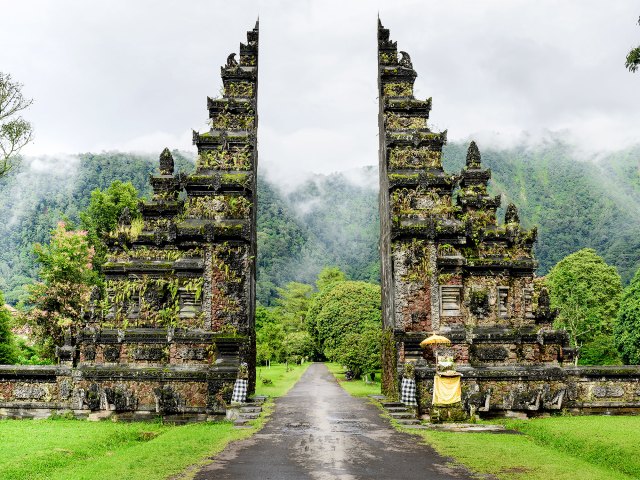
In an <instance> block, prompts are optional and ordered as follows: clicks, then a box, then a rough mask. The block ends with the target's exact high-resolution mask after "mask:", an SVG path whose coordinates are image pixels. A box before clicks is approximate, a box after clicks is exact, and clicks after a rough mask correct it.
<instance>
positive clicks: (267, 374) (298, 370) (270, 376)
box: [256, 363, 311, 398]
mask: <svg viewBox="0 0 640 480" xmlns="http://www.w3.org/2000/svg"><path fill="white" fill-rule="evenodd" d="M309 365H311V364H310V363H305V364H303V365H295V364H293V365H292V364H290V365H289V366H288V367H287V366H286V365H284V364H281V363H274V364H272V365H271V367H258V369H257V380H256V395H266V396H267V397H269V398H277V397H281V396H283V395H285V394H286V393H287V392H288V391H289V389H290V388H291V387H293V385H295V383H296V382H297V381H298V380H299V379H300V377H301V376H302V374H303V373H304V372H305V371H306V370H307V368H309ZM263 380H271V383H270V384H265V383H264V382H263Z"/></svg>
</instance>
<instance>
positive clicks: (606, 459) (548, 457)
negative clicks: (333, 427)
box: [326, 363, 640, 480]
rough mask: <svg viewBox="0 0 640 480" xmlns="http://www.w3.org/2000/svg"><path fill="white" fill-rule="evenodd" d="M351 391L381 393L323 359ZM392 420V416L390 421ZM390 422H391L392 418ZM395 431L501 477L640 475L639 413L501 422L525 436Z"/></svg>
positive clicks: (596, 479) (558, 479) (589, 479)
mask: <svg viewBox="0 0 640 480" xmlns="http://www.w3.org/2000/svg"><path fill="white" fill-rule="evenodd" d="M326 365H327V367H328V368H329V371H331V373H333V375H335V377H336V378H337V379H338V382H339V383H340V385H341V386H342V387H343V388H344V389H345V390H346V391H347V392H349V393H350V394H351V395H353V396H356V397H362V396H366V395H370V394H379V393H380V384H379V383H378V384H377V385H375V386H374V385H367V384H365V383H364V382H363V381H361V380H352V381H346V380H344V368H343V367H341V366H340V365H339V364H336V363H327V364H326ZM390 420H391V419H390ZM391 421H392V420H391ZM392 423H393V424H394V425H395V426H396V428H398V429H399V430H403V431H405V432H407V433H410V434H413V435H418V436H420V437H422V439H423V440H424V441H425V442H426V443H427V444H429V445H431V446H432V447H433V448H435V449H436V451H438V453H440V454H442V455H444V456H446V457H450V458H452V459H453V460H454V461H455V462H456V463H460V464H462V465H464V466H466V467H467V468H468V469H469V470H471V471H473V472H476V473H481V474H491V475H494V476H495V477H496V478H498V479H504V480H549V479H550V478H553V480H574V479H580V480H618V479H620V480H622V479H625V480H630V479H639V478H640V455H638V454H637V449H638V445H640V417H628V416H626V417H625V416H616V417H610V416H582V417H564V416H563V417H560V416H558V417H550V418H541V419H532V420H501V421H500V423H503V424H504V425H505V426H506V427H507V428H509V429H512V430H517V431H519V432H521V433H522V434H523V435H508V434H490V433H453V432H439V431H430V430H410V429H406V428H402V426H400V425H399V424H397V423H396V422H393V421H392Z"/></svg>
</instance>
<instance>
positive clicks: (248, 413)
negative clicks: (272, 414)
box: [232, 396, 267, 428]
mask: <svg viewBox="0 0 640 480" xmlns="http://www.w3.org/2000/svg"><path fill="white" fill-rule="evenodd" d="M266 399H267V397H262V396H255V397H253V398H251V399H249V400H248V401H247V402H246V403H243V404H242V405H237V406H234V407H232V408H233V409H236V410H237V413H236V415H235V417H234V418H233V425H234V426H235V427H236V428H250V425H249V422H250V421H251V420H255V419H256V418H258V417H260V414H261V413H262V404H263V403H264V402H265V400H266Z"/></svg>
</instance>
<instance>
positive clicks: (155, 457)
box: [0, 420, 255, 480]
mask: <svg viewBox="0 0 640 480" xmlns="http://www.w3.org/2000/svg"><path fill="white" fill-rule="evenodd" d="M254 431H255V430H254V429H250V430H249V429H248V430H239V429H234V428H233V425H232V424H231V423H228V422H225V423H197V424H191V425H184V426H168V425H160V424H157V423H115V422H88V421H83V420H4V421H1V422H0V438H2V449H0V478H2V479H3V480H18V479H21V480H22V479H30V480H31V479H33V480H39V479H59V480H63V479H70V480H71V479H73V480H81V479H97V478H100V479H102V478H136V479H163V478H166V477H167V476H169V475H174V474H177V473H180V472H182V471H183V470H184V469H185V468H186V467H188V466H189V465H191V464H193V463H196V462H198V461H200V460H202V459H203V458H205V457H208V456H210V455H213V454H215V453H217V452H219V451H221V450H222V449H223V448H224V447H225V446H226V445H227V443H229V442H230V441H232V440H237V439H240V438H245V437H247V436H250V435H251V434H252V433H253V432H254Z"/></svg>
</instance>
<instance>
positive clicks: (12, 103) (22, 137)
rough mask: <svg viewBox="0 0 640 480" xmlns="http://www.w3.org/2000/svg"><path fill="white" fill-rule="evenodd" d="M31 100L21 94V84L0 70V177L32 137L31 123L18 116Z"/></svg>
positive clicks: (9, 168)
mask: <svg viewBox="0 0 640 480" xmlns="http://www.w3.org/2000/svg"><path fill="white" fill-rule="evenodd" d="M32 102H33V100H31V99H28V98H25V97H24V96H23V95H22V84H21V83H18V82H15V81H13V79H12V78H11V75H9V74H6V73H2V72H0V177H2V176H3V175H5V174H6V173H7V172H8V171H9V170H11V168H12V167H13V165H14V163H15V160H16V156H17V154H18V152H20V150H21V149H22V147H24V146H25V145H26V144H27V143H29V142H30V141H31V139H32V137H33V130H32V128H31V124H30V123H29V122H27V121H26V120H25V119H23V118H22V117H21V116H20V112H22V111H23V110H25V109H26V108H27V107H29V105H31V103H32Z"/></svg>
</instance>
